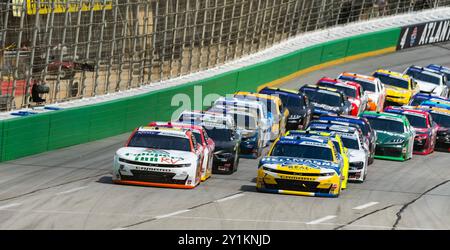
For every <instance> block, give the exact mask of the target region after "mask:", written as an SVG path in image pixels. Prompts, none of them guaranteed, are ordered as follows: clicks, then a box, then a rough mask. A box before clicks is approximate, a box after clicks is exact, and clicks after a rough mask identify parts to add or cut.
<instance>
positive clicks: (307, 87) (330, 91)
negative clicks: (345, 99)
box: [300, 84, 345, 96]
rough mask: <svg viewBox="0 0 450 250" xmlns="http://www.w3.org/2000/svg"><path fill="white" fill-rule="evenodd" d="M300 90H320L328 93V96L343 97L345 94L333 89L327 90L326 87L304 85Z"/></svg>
mask: <svg viewBox="0 0 450 250" xmlns="http://www.w3.org/2000/svg"><path fill="white" fill-rule="evenodd" d="M300 89H301V90H304V89H309V90H313V91H319V90H322V91H325V92H327V93H329V94H330V95H339V96H345V94H344V93H343V92H342V91H341V90H338V89H333V88H327V87H322V86H317V85H312V84H307V85H304V86H302V87H301V88H300Z"/></svg>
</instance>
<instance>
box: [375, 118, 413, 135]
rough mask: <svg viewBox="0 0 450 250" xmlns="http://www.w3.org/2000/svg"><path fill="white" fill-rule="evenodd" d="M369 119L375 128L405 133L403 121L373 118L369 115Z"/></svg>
mask: <svg viewBox="0 0 450 250" xmlns="http://www.w3.org/2000/svg"><path fill="white" fill-rule="evenodd" d="M367 119H368V120H369V123H370V126H371V127H372V128H373V129H374V130H379V131H386V132H393V133H404V132H405V130H404V126H403V123H402V122H399V121H394V120H388V119H383V118H371V117H367Z"/></svg>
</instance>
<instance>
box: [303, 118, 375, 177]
mask: <svg viewBox="0 0 450 250" xmlns="http://www.w3.org/2000/svg"><path fill="white" fill-rule="evenodd" d="M358 129H359V128H354V127H346V126H342V125H336V124H324V123H317V122H315V123H311V124H310V125H309V126H308V128H307V130H308V131H322V132H328V133H338V134H339V135H340V136H341V139H342V143H343V144H344V147H345V148H347V150H348V156H349V165H350V167H349V171H348V174H349V176H348V179H349V180H351V181H357V182H364V180H365V179H366V177H367V166H368V165H369V150H368V148H367V146H366V145H365V144H364V141H363V136H362V134H361V132H360V131H358Z"/></svg>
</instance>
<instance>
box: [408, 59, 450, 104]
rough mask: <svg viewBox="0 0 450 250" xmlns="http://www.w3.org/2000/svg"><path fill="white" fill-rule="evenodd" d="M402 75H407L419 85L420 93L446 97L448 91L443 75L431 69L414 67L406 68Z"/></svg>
mask: <svg viewBox="0 0 450 250" xmlns="http://www.w3.org/2000/svg"><path fill="white" fill-rule="evenodd" d="M404 74H406V75H409V76H410V77H412V78H414V80H416V82H417V84H418V85H419V88H420V92H422V93H430V94H433V95H438V96H442V97H447V96H448V92H449V89H448V86H447V77H446V76H445V74H443V73H441V72H439V71H436V70H433V69H429V68H424V67H419V66H415V65H413V66H410V67H408V68H407V69H406V70H405V72H404Z"/></svg>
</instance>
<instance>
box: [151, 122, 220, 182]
mask: <svg viewBox="0 0 450 250" xmlns="http://www.w3.org/2000/svg"><path fill="white" fill-rule="evenodd" d="M148 126H149V127H160V128H163V127H164V128H179V129H184V130H191V131H192V134H193V135H194V137H195V140H196V142H197V143H199V144H200V146H201V147H202V151H203V153H202V156H203V159H202V160H201V161H202V181H206V180H207V179H208V178H210V177H211V175H212V165H213V152H214V150H215V148H216V145H215V143H214V141H213V140H212V139H211V138H209V136H208V134H207V133H206V130H205V129H204V128H203V127H202V126H197V125H192V124H186V123H177V122H151V123H149V124H148Z"/></svg>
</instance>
